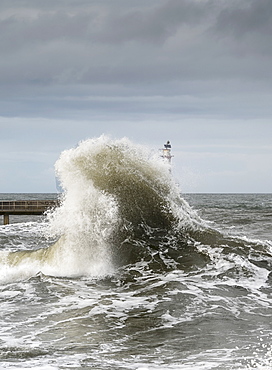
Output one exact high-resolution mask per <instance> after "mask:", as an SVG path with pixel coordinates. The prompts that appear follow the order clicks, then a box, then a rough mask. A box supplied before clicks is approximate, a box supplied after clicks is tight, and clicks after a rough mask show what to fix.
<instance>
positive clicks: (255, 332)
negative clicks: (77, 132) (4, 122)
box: [0, 138, 272, 370]
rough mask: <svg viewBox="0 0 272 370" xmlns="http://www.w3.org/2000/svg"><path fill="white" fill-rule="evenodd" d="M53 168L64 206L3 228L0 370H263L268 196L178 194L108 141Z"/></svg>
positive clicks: (271, 207)
mask: <svg viewBox="0 0 272 370" xmlns="http://www.w3.org/2000/svg"><path fill="white" fill-rule="evenodd" d="M139 152H140V154H139ZM56 167H57V171H58V173H59V176H60V177H61V179H62V182H63V186H64V188H65V196H64V198H63V204H62V206H61V207H60V208H59V209H57V210H56V211H55V212H53V213H50V214H49V215H48V217H38V216H17V217H15V216H11V217H10V220H11V222H12V223H11V224H10V225H6V226H3V225H2V226H0V245H1V254H0V258H1V262H0V283H1V285H0V301H1V306H0V307H1V311H0V368H1V369H41V370H45V369H48V370H53V369H54V370H55V369H101V370H102V369H103V370H104V369H131V370H134V369H135V370H136V369H138V370H140V369H141V370H144V369H148V370H157V369H256V368H257V369H271V368H272V351H271V350H272V348H271V347H272V346H271V343H272V331H271V329H272V323H271V314H272V296H271V293H272V274H271V265H272V242H271V240H272V237H271V217H272V194H184V195H181V196H180V195H179V189H178V187H177V186H176V185H175V183H174V181H172V179H171V176H170V175H169V172H168V168H167V165H165V164H163V163H161V160H160V159H159V158H150V157H149V154H148V153H145V150H144V149H140V148H138V147H135V146H134V145H132V144H131V143H129V142H127V141H117V142H112V141H110V140H109V139H107V138H100V139H98V140H93V141H87V142H85V143H83V144H81V145H80V146H79V147H78V148H76V149H72V150H71V151H67V152H65V153H64V154H63V155H62V156H61V158H60V160H59V162H58V163H57V165H56ZM56 196H57V195H56V194H16V195H14V194H1V196H0V197H1V200H5V199H15V198H17V199H28V198H30V199H33V198H35V199H37V198H38V199H45V198H51V199H52V197H56ZM59 238H60V239H59ZM56 240H59V241H58V242H57V243H56V244H54V243H55V242H56Z"/></svg>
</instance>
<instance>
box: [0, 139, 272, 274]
mask: <svg viewBox="0 0 272 370" xmlns="http://www.w3.org/2000/svg"><path fill="white" fill-rule="evenodd" d="M55 168H56V174H57V176H58V178H59V181H60V183H61V186H62V188H63V190H64V191H63V194H62V195H61V199H60V206H59V207H57V208H56V209H54V210H51V211H50V212H48V214H47V221H48V222H47V228H46V235H47V236H48V238H54V239H55V240H57V242H56V243H54V244H53V245H51V246H50V247H46V248H40V249H38V250H35V251H19V252H3V253H2V255H1V259H2V263H4V265H5V266H6V269H12V271H13V274H15V276H18V275H20V274H21V275H20V276H22V275H23V276H24V277H27V276H28V275H29V276H33V275H34V274H37V273H40V272H41V273H43V274H45V275H53V276H83V275H91V276H104V275H110V274H113V273H114V272H115V271H116V270H117V269H118V268H120V267H122V266H127V265H133V264H135V263H138V262H140V261H142V262H143V261H144V263H146V264H147V266H148V268H149V269H151V270H154V271H167V270H169V269H170V270H171V269H183V270H187V271H188V270H190V269H195V268H201V267H203V266H206V265H208V264H209V263H211V261H212V263H213V266H214V267H213V268H215V266H216V263H215V262H214V261H216V259H217V258H218V256H219V255H220V258H221V259H220V261H221V262H222V256H223V258H225V262H226V263H224V264H223V265H224V268H221V270H220V268H219V269H218V270H217V272H216V273H217V275H219V274H220V273H223V272H224V273H225V272H226V271H228V273H229V275H230V276H231V275H232V274H235V273H236V272H237V267H234V266H235V263H237V262H238V265H239V266H240V268H241V269H242V270H243V269H244V270H246V273H247V274H248V273H250V272H249V270H250V269H252V264H251V262H249V261H248V257H249V256H251V261H253V262H254V264H255V265H258V264H260V263H263V264H265V262H264V261H265V257H266V256H267V254H268V253H269V251H268V249H269V246H267V245H264V244H263V243H259V244H258V243H257V249H256V245H255V246H254V252H253V250H252V249H251V245H252V243H248V242H247V241H246V240H243V239H241V238H235V237H229V236H226V235H223V234H222V233H221V232H219V231H217V230H215V229H212V228H211V227H210V226H209V225H208V224H207V223H206V222H205V221H203V220H202V219H201V218H200V217H199V216H198V215H197V213H196V212H195V211H194V210H193V209H192V208H191V207H190V206H189V204H188V203H187V202H186V201H185V200H184V199H183V197H182V195H181V190H180V188H179V185H178V184H177V183H176V182H175V180H174V178H173V176H172V175H171V172H170V167H169V164H168V163H166V162H164V160H163V159H162V158H161V157H160V155H159V154H158V153H153V152H152V151H150V150H148V149H147V148H146V147H142V146H139V145H135V144H133V143H132V142H130V141H129V140H128V139H126V138H123V139H120V140H112V139H110V138H108V137H106V136H101V137H99V138H96V139H89V140H86V141H83V142H81V143H79V145H78V146H77V147H76V148H72V149H70V150H66V151H64V152H63V153H61V155H60V158H59V159H58V161H57V162H56V165H55ZM255 244H256V243H255ZM234 251H235V252H234ZM224 256H225V257H224ZM260 256H264V257H263V258H262V257H260ZM243 258H245V259H246V261H247V263H248V264H249V265H250V266H246V265H245V263H244V260H243V261H241V260H242V259H243ZM239 259H240V261H239ZM260 260H261V261H262V262H260ZM234 261H236V262H234ZM218 264H220V263H219V262H218ZM242 265H244V266H243V268H242V267H241V266H242ZM215 269H216V268H215ZM14 271H16V273H15V272H14Z"/></svg>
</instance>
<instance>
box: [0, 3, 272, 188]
mask: <svg viewBox="0 0 272 370" xmlns="http://www.w3.org/2000/svg"><path fill="white" fill-rule="evenodd" d="M271 34H272V1H271V0H239V1H237V0H148V1H146V0H137V1H135V0H134V1H133V0H46V1H44V0H12V1H10V0H1V2H0V50H1V58H0V156H1V157H0V171H1V175H0V193H13V192H16V193H24V192H29V193H33V192H34V193H41V192H44V193H47V192H48V193H54V192H56V191H57V189H56V184H55V174H54V164H55V162H56V160H57V159H58V158H59V156H60V153H61V152H62V151H63V150H66V149H70V148H72V147H74V146H75V145H77V143H78V142H80V141H82V140H86V139H88V138H93V137H99V136H100V135H102V134H105V135H109V136H110V137H112V138H113V139H119V138H122V137H124V136H125V137H128V138H129V139H130V140H131V141H132V142H135V143H136V144H143V145H146V146H148V147H150V148H151V149H152V150H157V149H159V148H161V147H162V146H163V144H164V143H165V142H166V141H167V140H170V141H171V143H172V154H173V155H174V158H173V171H172V173H173V176H174V177H175V178H176V180H177V181H178V182H179V184H180V187H181V191H183V192H185V193H270V192H271V190H272V144H271V139H272V120H271V118H272V104H271V101H272V99H271V98H272V84H271V81H272V72H271V71H272V69H271V56H272V38H271Z"/></svg>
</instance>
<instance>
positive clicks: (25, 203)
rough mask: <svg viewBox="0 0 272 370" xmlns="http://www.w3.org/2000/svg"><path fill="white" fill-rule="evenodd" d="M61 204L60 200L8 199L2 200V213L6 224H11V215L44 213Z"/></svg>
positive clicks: (0, 204) (0, 210) (0, 212)
mask: <svg viewBox="0 0 272 370" xmlns="http://www.w3.org/2000/svg"><path fill="white" fill-rule="evenodd" d="M58 205H59V201H58V200H8V201H0V215H3V216H4V222H3V224H4V225H7V224H9V216H10V215H42V214H43V213H44V212H46V211H47V210H48V209H51V208H55V207H57V206H58Z"/></svg>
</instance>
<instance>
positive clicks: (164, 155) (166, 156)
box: [160, 140, 173, 164]
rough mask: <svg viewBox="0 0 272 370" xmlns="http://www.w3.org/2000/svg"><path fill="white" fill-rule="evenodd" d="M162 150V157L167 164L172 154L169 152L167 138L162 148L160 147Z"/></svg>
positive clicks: (169, 145) (169, 147)
mask: <svg viewBox="0 0 272 370" xmlns="http://www.w3.org/2000/svg"><path fill="white" fill-rule="evenodd" d="M160 150H161V152H162V158H164V159H166V160H167V161H168V162H169V164H171V158H172V157H173V155H172V154H171V144H170V141H169V140H168V141H167V142H166V144H164V148H163V149H160Z"/></svg>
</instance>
